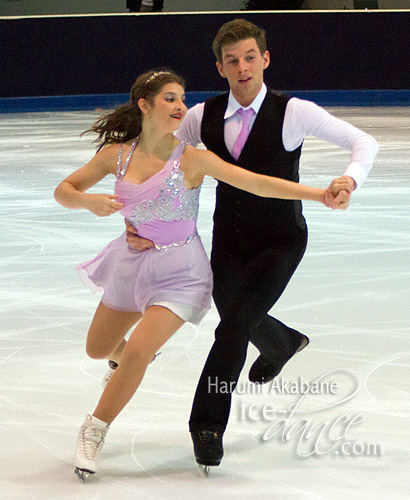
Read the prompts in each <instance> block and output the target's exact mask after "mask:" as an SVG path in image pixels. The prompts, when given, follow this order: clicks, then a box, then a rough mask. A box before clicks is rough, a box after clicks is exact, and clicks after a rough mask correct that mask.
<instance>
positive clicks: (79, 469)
mask: <svg viewBox="0 0 410 500" xmlns="http://www.w3.org/2000/svg"><path fill="white" fill-rule="evenodd" d="M108 429H109V425H107V427H105V428H101V427H99V426H98V425H96V424H94V423H93V422H92V419H91V415H87V418H86V419H85V420H84V423H83V425H82V426H81V428H80V431H79V433H78V438H77V450H76V456H75V471H74V472H75V474H76V475H77V476H78V479H79V480H80V481H81V482H82V483H84V482H85V481H86V480H87V479H88V476H89V475H90V474H95V473H96V472H97V470H98V459H99V457H100V453H101V449H102V447H103V444H104V439H105V435H106V434H107V431H108Z"/></svg>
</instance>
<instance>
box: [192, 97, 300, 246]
mask: <svg viewBox="0 0 410 500" xmlns="http://www.w3.org/2000/svg"><path fill="white" fill-rule="evenodd" d="M228 97H229V94H228V93H226V94H222V95H219V96H216V97H212V98H211V99H208V100H207V101H206V102H205V108H204V115H203V119H202V125H201V139H202V142H203V143H204V144H205V146H206V147H207V149H209V150H210V151H213V152H214V153H215V154H217V155H218V156H219V157H220V158H222V159H223V160H225V161H227V162H228V163H234V164H236V165H239V166H240V167H243V168H246V169H247V170H250V171H252V172H256V173H258V174H264V175H271V176H275V177H281V178H282V179H288V180H292V181H295V182H298V181H299V158H300V155H301V149H302V148H301V146H300V147H299V148H297V149H295V150H294V151H291V152H288V151H286V150H285V148H284V147H283V143H282V126H283V119H284V116H285V110H286V105H287V103H288V101H289V99H290V98H289V97H287V96H284V95H281V94H277V93H276V92H273V91H272V90H268V92H267V94H266V97H265V99H264V101H263V103H262V106H261V108H260V110H259V113H258V115H257V117H256V119H255V123H254V124H253V127H252V130H251V132H250V134H249V137H248V140H247V141H246V144H245V146H244V148H243V150H242V153H241V155H240V157H239V158H238V160H237V161H235V160H234V158H233V157H232V156H231V155H230V153H229V151H228V150H227V148H226V145H225V140H224V115H225V111H226V107H227V105H228ZM301 230H302V231H305V230H306V223H305V219H304V217H303V215H302V204H301V202H300V201H290V200H278V199H271V198H261V197H259V196H255V195H253V194H250V193H247V192H245V191H242V190H240V189H236V188H234V187H232V186H230V185H228V184H225V183H224V182H218V187H217V190H216V208H215V213H214V244H215V243H216V242H217V241H224V240H225V241H226V240H229V241H230V242H231V244H232V243H233V242H234V241H235V240H241V239H243V238H245V239H246V240H251V239H252V240H259V241H260V242H261V241H262V240H263V241H266V243H267V246H269V242H271V241H272V240H273V241H277V240H287V239H288V238H289V237H291V236H295V235H296V234H300V231H301ZM258 246H260V245H258ZM262 246H265V245H262Z"/></svg>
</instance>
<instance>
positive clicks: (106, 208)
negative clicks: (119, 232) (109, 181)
mask: <svg viewBox="0 0 410 500" xmlns="http://www.w3.org/2000/svg"><path fill="white" fill-rule="evenodd" d="M118 198H119V195H118V194H91V193H87V203H86V205H87V206H86V208H87V210H89V211H90V212H92V213H93V214H95V215H97V216H98V217H108V216H109V215H112V214H114V213H115V212H118V210H121V209H122V207H123V206H124V204H123V203H120V202H118V201H115V200H116V199H118Z"/></svg>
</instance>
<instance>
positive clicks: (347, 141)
mask: <svg viewBox="0 0 410 500" xmlns="http://www.w3.org/2000/svg"><path fill="white" fill-rule="evenodd" d="M282 134H283V136H282V140H283V145H284V147H285V149H286V151H293V150H294V149H296V148H298V147H299V146H300V145H301V144H302V142H303V140H304V139H305V137H307V136H314V137H317V138H318V139H322V140H324V141H327V142H331V143H332V144H335V145H337V146H339V147H341V148H344V149H347V150H348V151H350V162H349V164H348V166H347V168H346V170H345V171H344V174H343V175H349V176H350V177H352V178H353V179H354V180H355V182H356V184H357V187H358V188H359V187H360V186H361V185H362V184H363V182H364V181H365V180H366V177H367V176H368V174H369V172H370V170H371V168H372V166H373V162H374V159H375V157H376V155H377V152H378V150H379V146H378V144H377V142H376V141H375V139H374V138H373V137H372V136H371V135H369V134H366V133H365V132H363V131H362V130H359V129H358V128H356V127H354V126H353V125H350V124H349V123H347V122H345V121H343V120H340V119H339V118H336V117H334V116H332V115H331V114H329V113H328V112H327V111H326V110H324V109H323V108H321V107H320V106H318V105H316V104H315V103H313V102H310V101H305V100H302V99H297V98H295V97H293V98H292V99H290V100H289V102H288V105H287V107H286V112H285V118H284V121H283V132H282Z"/></svg>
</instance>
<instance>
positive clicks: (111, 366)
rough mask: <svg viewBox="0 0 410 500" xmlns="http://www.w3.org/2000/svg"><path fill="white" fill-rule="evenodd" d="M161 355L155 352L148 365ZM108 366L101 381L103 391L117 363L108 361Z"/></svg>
mask: <svg viewBox="0 0 410 500" xmlns="http://www.w3.org/2000/svg"><path fill="white" fill-rule="evenodd" d="M160 354H161V353H160V352H157V354H155V356H154V357H153V358H152V361H151V362H150V364H151V363H152V362H153V361H155V359H156V358H157V356H159V355H160ZM108 366H109V367H110V368H109V370H108V371H107V373H106V374H105V375H104V378H103V379H102V380H101V385H102V388H103V389H105V386H106V385H107V384H108V381H109V380H110V378H111V377H112V376H113V374H114V372H115V370H116V368H117V366H118V365H117V363H115V362H114V361H108Z"/></svg>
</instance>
